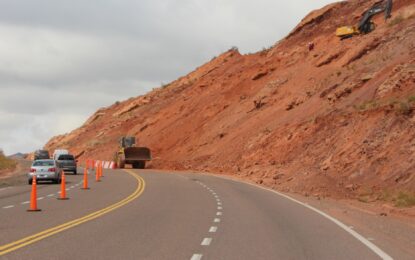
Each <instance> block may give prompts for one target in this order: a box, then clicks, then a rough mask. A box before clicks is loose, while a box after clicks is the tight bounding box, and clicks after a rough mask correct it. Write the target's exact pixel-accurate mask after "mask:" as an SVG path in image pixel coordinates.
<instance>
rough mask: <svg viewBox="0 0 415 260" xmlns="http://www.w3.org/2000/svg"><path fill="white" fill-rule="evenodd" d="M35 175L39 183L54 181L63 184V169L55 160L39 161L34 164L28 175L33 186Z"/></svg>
mask: <svg viewBox="0 0 415 260" xmlns="http://www.w3.org/2000/svg"><path fill="white" fill-rule="evenodd" d="M33 175H36V180H37V181H53V182H54V183H61V178H62V169H61V168H60V167H59V164H58V163H57V162H56V161H55V160H52V159H47V160H37V161H34V162H33V163H32V166H31V167H30V172H29V173H28V175H27V180H28V183H29V184H32V180H33Z"/></svg>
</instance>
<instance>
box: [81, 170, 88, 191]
mask: <svg viewBox="0 0 415 260" xmlns="http://www.w3.org/2000/svg"><path fill="white" fill-rule="evenodd" d="M82 189H83V190H89V188H88V170H87V168H85V169H84V186H83V187H82Z"/></svg>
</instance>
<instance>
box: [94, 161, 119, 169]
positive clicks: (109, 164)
mask: <svg viewBox="0 0 415 260" xmlns="http://www.w3.org/2000/svg"><path fill="white" fill-rule="evenodd" d="M100 164H101V165H102V168H104V169H115V168H116V165H115V163H114V162H112V161H95V167H98V165H100Z"/></svg>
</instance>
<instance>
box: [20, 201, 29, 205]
mask: <svg viewBox="0 0 415 260" xmlns="http://www.w3.org/2000/svg"><path fill="white" fill-rule="evenodd" d="M29 203H30V201H23V202H22V203H20V204H22V205H24V204H29Z"/></svg>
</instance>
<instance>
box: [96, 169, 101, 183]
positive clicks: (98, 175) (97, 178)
mask: <svg viewBox="0 0 415 260" xmlns="http://www.w3.org/2000/svg"><path fill="white" fill-rule="evenodd" d="M100 177H101V176H100V173H99V165H98V168H97V169H96V171H95V181H97V182H98V181H101V180H100V179H99V178H100Z"/></svg>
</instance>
